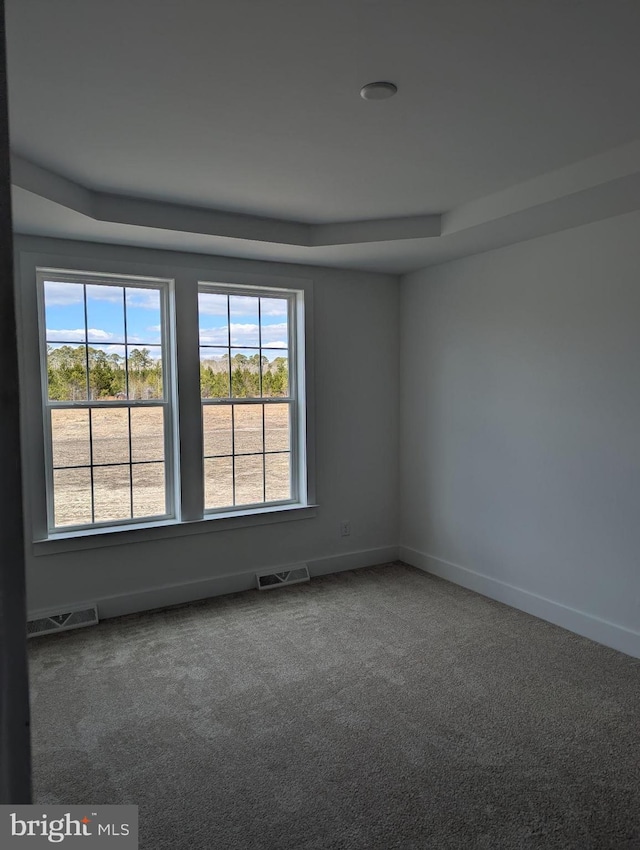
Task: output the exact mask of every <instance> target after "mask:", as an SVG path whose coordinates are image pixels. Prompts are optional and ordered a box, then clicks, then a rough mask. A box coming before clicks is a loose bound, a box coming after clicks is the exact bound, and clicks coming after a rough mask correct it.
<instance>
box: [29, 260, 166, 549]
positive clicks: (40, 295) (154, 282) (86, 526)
mask: <svg viewBox="0 0 640 850" xmlns="http://www.w3.org/2000/svg"><path fill="white" fill-rule="evenodd" d="M45 281H47V282H49V281H50V282H52V283H56V282H59V283H73V284H77V285H84V286H91V285H97V286H119V287H135V288H136V289H153V290H156V291H159V292H160V323H161V337H160V339H161V344H162V383H163V398H162V399H157V400H155V399H154V400H129V399H127V400H122V401H99V400H92V399H89V398H87V399H86V400H80V401H77V402H66V401H65V402H57V401H52V400H50V399H49V387H48V380H47V370H48V362H47V344H48V343H47V339H46V336H47V334H46V315H45V311H46V304H45V294H44V285H45ZM36 287H37V296H36V297H37V300H38V332H39V333H38V335H39V343H40V376H41V390H42V413H43V433H44V463H45V488H46V501H47V535H48V537H50V538H53V537H55V536H56V535H59V534H65V535H68V534H72V533H73V532H77V531H89V530H94V529H101V528H113V527H125V526H127V525H139V524H140V523H141V522H142V523H153V522H157V521H165V520H172V519H175V518H176V504H177V499H176V452H175V445H176V442H177V441H176V434H177V428H176V424H175V409H176V387H175V377H174V376H175V365H174V358H175V344H174V334H173V333H172V325H173V322H172V317H173V309H172V303H173V281H172V280H170V279H162V278H148V277H136V276H133V275H130V276H124V275H119V276H118V275H111V274H104V273H103V274H100V273H96V272H77V271H67V270H65V269H60V268H45V267H38V268H37V269H36ZM85 297H86V296H85ZM85 310H86V303H85ZM85 323H86V315H85ZM78 344H80V345H87V346H89V345H91V343H90V342H89V341H88V340H85V341H84V343H82V342H79V343H78ZM89 378H90V376H89V371H88V369H87V382H89ZM134 407H161V408H162V411H163V421H164V467H165V504H166V511H165V513H163V514H157V515H154V516H145V517H143V518H138V517H132V518H129V519H120V520H117V521H102V522H100V521H99V522H95V521H92V522H91V523H81V524H78V525H64V526H55V524H54V486H53V473H54V467H53V455H52V449H53V445H52V434H51V411H52V410H89V409H96V408H108V409H117V408H120V409H122V408H124V409H131V408H134ZM89 444H90V464H89V468H90V469H91V481H92V484H91V491H92V492H91V502H92V514H93V510H94V508H93V500H94V493H93V489H94V488H93V468H94V463H93V451H92V448H91V447H92V439H91V428H90V429H89ZM129 466H131V459H130V461H129Z"/></svg>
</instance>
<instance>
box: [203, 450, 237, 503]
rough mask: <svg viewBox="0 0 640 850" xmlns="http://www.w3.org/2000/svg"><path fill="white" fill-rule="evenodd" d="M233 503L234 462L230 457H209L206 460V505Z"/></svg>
mask: <svg viewBox="0 0 640 850" xmlns="http://www.w3.org/2000/svg"><path fill="white" fill-rule="evenodd" d="M232 505H233V463H232V460H231V458H230V457H216V458H207V459H206V460H205V462H204V506H205V508H206V509H210V508H226V507H231V506H232Z"/></svg>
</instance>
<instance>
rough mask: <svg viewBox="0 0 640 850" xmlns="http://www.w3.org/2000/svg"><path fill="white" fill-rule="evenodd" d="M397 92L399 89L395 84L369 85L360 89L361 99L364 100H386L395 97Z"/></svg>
mask: <svg viewBox="0 0 640 850" xmlns="http://www.w3.org/2000/svg"><path fill="white" fill-rule="evenodd" d="M397 91H398V87H397V86H396V85H394V84H393V83H383V82H379V83H367V85H366V86H362V88H361V89H360V97H362V98H364V100H386V99H387V98H388V97H393V96H394V94H395V93H396V92H397Z"/></svg>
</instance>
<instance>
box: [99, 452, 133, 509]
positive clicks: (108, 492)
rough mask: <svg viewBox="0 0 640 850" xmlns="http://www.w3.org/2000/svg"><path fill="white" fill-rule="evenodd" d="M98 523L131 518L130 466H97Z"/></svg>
mask: <svg viewBox="0 0 640 850" xmlns="http://www.w3.org/2000/svg"><path fill="white" fill-rule="evenodd" d="M93 499H94V512H95V521H96V522H108V521H109V520H117V519H129V518H130V517H131V481H130V478H129V466H96V467H94V470H93Z"/></svg>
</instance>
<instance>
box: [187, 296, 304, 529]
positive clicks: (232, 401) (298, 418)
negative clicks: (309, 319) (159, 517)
mask: <svg viewBox="0 0 640 850" xmlns="http://www.w3.org/2000/svg"><path fill="white" fill-rule="evenodd" d="M198 292H199V293H209V294H214V295H215V294H217V295H226V296H229V295H240V296H242V295H244V296H248V297H252V298H260V297H263V298H266V297H273V298H281V299H283V300H286V301H287V326H288V337H289V338H288V346H289V347H288V349H287V355H288V371H289V395H288V397H287V398H282V397H274V398H269V397H264V396H256V397H242V398H236V397H234V396H231V395H230V396H229V397H228V398H227V397H223V398H213V399H202V408H203V409H204V407H205V405H211V406H225V407H231V408H233V407H234V406H236V405H245V404H246V405H251V404H288V405H289V409H290V411H291V415H290V418H289V434H290V441H291V442H290V447H289V474H290V488H291V497H290V498H289V499H281V500H272V501H269V502H267V501H264V502H255V503H253V504H247V505H239V506H237V507H236V506H231V505H229V506H226V507H220V508H205V509H204V514H205V516H215V515H219V514H226V513H228V512H229V511H235V510H239V511H253V510H260V509H263V508H269V507H277V506H286V505H306V500H307V453H306V440H305V436H304V435H305V434H306V394H305V380H304V374H305V373H304V358H301V357H300V351H304V323H303V322H302V321H298V317H299V316H300V317H303V316H304V312H305V310H304V291H303V290H300V289H291V288H289V289H281V288H276V287H268V286H261V287H248V286H243V285H239V284H234V283H226V284H225V283H219V282H218V283H212V282H210V281H200V282H199V285H198ZM229 327H230V322H229ZM204 347H206V346H204ZM242 347H243V346H231V345H229V346H228V348H229V353H231V349H232V348H242ZM248 347H249V348H252V347H253V346H248ZM260 348H262V346H261V345H260ZM282 350H283V351H285V349H282ZM266 454H267V453H266V452H265V451H264V445H263V452H262V456H263V458H264V457H265V455H266ZM233 457H234V469H235V457H236V455H235V451H234V453H233ZM263 471H264V465H263ZM263 474H264V472H263ZM234 492H235V482H234Z"/></svg>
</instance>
